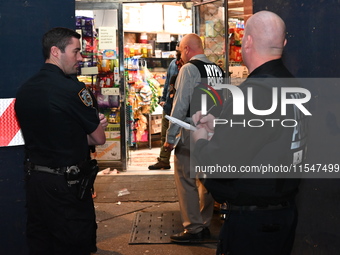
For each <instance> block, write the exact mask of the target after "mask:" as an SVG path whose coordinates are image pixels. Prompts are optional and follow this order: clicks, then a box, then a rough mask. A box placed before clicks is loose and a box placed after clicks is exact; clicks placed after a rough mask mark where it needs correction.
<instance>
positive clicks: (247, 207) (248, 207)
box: [229, 203, 291, 211]
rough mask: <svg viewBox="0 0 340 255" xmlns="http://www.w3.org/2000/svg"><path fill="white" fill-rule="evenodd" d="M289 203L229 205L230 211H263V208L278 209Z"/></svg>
mask: <svg viewBox="0 0 340 255" xmlns="http://www.w3.org/2000/svg"><path fill="white" fill-rule="evenodd" d="M290 206H291V203H282V204H279V205H267V206H257V205H245V206H242V205H241V206H239V205H229V210H230V211H265V210H280V209H283V208H287V207H290Z"/></svg>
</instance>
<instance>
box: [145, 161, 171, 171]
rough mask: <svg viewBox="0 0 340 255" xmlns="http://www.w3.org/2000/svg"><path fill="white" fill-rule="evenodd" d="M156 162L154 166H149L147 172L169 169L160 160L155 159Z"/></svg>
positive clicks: (167, 165)
mask: <svg viewBox="0 0 340 255" xmlns="http://www.w3.org/2000/svg"><path fill="white" fill-rule="evenodd" d="M157 160H158V162H157V163H156V164H154V165H150V166H149V170H162V169H170V168H171V166H170V164H169V163H168V164H167V163H165V162H163V161H161V160H160V158H157Z"/></svg>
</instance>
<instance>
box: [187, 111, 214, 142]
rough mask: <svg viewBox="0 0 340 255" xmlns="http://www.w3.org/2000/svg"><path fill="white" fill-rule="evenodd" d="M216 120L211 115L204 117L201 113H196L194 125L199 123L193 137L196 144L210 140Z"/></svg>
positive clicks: (193, 118)
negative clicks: (200, 140) (201, 140)
mask: <svg viewBox="0 0 340 255" xmlns="http://www.w3.org/2000/svg"><path fill="white" fill-rule="evenodd" d="M214 119H215V117H214V116H213V115H211V114H208V115H207V116H203V115H202V113H201V111H198V112H196V113H195V114H194V115H193V116H192V120H193V122H194V123H198V122H199V125H198V126H196V128H197V131H195V132H194V133H193V135H192V137H193V139H194V141H195V142H196V141H197V140H199V139H207V140H210V139H211V137H212V135H213V133H214Z"/></svg>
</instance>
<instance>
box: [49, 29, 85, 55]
mask: <svg viewBox="0 0 340 255" xmlns="http://www.w3.org/2000/svg"><path fill="white" fill-rule="evenodd" d="M72 37H75V38H77V39H80V37H81V36H80V34H78V33H77V32H75V31H74V30H72V29H69V28H65V27H56V28H52V29H51V30H50V31H48V32H46V33H45V34H44V36H43V39H42V46H43V56H44V58H45V60H46V59H49V58H50V53H51V48H52V47H53V46H56V47H58V48H59V49H60V50H61V52H65V48H66V46H67V45H69V44H70V43H71V39H72Z"/></svg>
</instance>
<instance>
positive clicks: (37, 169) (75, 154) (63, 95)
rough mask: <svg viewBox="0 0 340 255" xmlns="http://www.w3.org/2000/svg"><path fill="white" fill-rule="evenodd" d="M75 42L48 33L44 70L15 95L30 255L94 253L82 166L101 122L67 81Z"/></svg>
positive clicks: (87, 170)
mask: <svg viewBox="0 0 340 255" xmlns="http://www.w3.org/2000/svg"><path fill="white" fill-rule="evenodd" d="M79 39H80V35H79V34H78V33H76V32H75V31H73V30H70V29H67V28H60V27H59V28H53V29H51V30H50V31H48V32H47V33H46V34H45V35H44V36H43V40H42V44H43V54H44V58H45V64H44V65H43V67H42V68H41V70H40V71H39V72H38V73H37V74H36V75H34V76H33V77H32V78H30V79H29V80H28V81H27V82H25V83H24V84H23V85H22V86H21V88H20V89H19V91H18V93H17V98H16V103H15V110H16V114H17V117H18V120H19V123H20V126H21V130H22V134H23V137H24V140H25V150H26V164H25V165H26V167H25V169H26V171H27V178H26V195H27V231H26V232H27V243H28V246H29V251H30V254H44V255H46V254H51V255H52V254H63V255H66V254H70V255H71V254H72V255H76V254H79V255H85V254H90V253H91V252H95V251H96V246H95V241H94V240H93V238H94V236H95V235H94V233H95V230H96V224H95V211H94V205H93V200H92V196H91V191H90V189H91V186H92V185H91V182H93V181H94V179H92V180H90V182H88V181H89V179H86V178H85V177H86V176H90V175H92V176H93V175H94V176H95V174H96V171H97V170H98V168H97V165H96V162H95V161H90V160H89V158H88V155H89V146H92V145H99V144H104V143H105V133H104V130H105V127H106V126H107V121H106V118H105V116H104V115H102V114H99V113H98V111H97V110H96V109H95V108H94V107H93V101H92V99H91V95H90V93H89V91H88V90H87V89H86V87H85V85H84V83H81V82H79V81H78V80H77V79H76V77H75V74H76V73H77V68H78V65H79V62H80V61H82V56H81V54H80V41H79ZM84 176H85V177H84ZM84 180H85V181H86V182H83V181H84ZM87 184H88V185H87Z"/></svg>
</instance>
